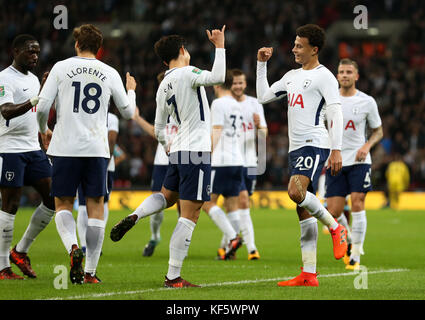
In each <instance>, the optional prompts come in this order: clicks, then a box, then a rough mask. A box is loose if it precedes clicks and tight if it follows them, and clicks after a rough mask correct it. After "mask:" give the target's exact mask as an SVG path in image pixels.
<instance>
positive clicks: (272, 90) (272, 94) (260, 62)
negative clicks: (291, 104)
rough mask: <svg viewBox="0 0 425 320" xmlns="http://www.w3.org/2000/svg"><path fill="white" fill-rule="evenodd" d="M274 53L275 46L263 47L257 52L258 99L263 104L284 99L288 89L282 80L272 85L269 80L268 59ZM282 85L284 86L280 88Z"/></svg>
mask: <svg viewBox="0 0 425 320" xmlns="http://www.w3.org/2000/svg"><path fill="white" fill-rule="evenodd" d="M272 55H273V48H261V49H259V50H258V53H257V81H256V89H257V100H258V102H259V103H261V104H266V103H270V102H272V101H275V100H279V99H282V98H283V97H285V96H286V90H285V89H284V85H283V83H282V82H281V80H280V81H278V82H276V83H274V84H273V85H272V87H270V86H269V82H268V81H267V61H268V60H269V59H270V58H271V56H272ZM279 87H282V88H279Z"/></svg>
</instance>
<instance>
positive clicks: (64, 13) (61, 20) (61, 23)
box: [53, 5, 68, 30]
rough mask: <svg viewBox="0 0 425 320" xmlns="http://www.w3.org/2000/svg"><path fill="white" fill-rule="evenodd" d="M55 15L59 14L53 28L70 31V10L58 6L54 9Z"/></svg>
mask: <svg viewBox="0 0 425 320" xmlns="http://www.w3.org/2000/svg"><path fill="white" fill-rule="evenodd" d="M53 13H54V14H57V16H56V17H55V19H54V20H53V27H54V28H55V29H57V30H60V29H68V8H67V7H66V6H64V5H57V6H55V7H54V8H53Z"/></svg>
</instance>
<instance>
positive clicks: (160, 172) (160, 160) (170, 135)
mask: <svg viewBox="0 0 425 320" xmlns="http://www.w3.org/2000/svg"><path fill="white" fill-rule="evenodd" d="M133 120H134V121H135V122H136V123H137V124H138V125H139V126H140V127H141V128H142V129H143V130H144V131H145V132H146V133H148V134H149V135H150V136H152V137H153V138H155V139H156V136H155V128H154V126H153V125H151V124H150V123H149V122H147V121H146V120H145V119H144V118H143V117H142V116H140V114H139V110H138V109H136V115H135V116H134V118H133ZM177 130H178V127H177V124H176V123H175V121H174V119H173V118H172V117H171V116H170V117H168V120H167V124H166V125H165V128H164V136H165V139H166V140H167V141H168V142H167V144H169V143H171V142H172V141H173V139H174V137H175V135H176V134H177ZM168 165H169V160H168V155H167V154H166V153H165V150H164V147H163V146H162V145H161V144H160V143H158V146H157V148H156V152H155V158H154V161H153V170H152V179H151V190H152V192H153V193H158V192H160V191H161V188H162V184H163V183H164V179H165V176H166V174H167V169H168ZM177 211H178V213H179V216H180V205H179V201H177ZM163 219H164V211H160V212H158V213H155V214H153V215H151V216H150V220H149V222H150V230H151V238H150V240H149V242H148V243H147V244H146V245H145V247H144V249H143V256H144V257H150V256H152V254H153V252H154V250H155V247H156V246H157V245H158V244H159V242H160V241H161V233H160V229H161V224H162V220H163Z"/></svg>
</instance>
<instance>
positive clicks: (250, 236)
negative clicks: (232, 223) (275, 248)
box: [239, 208, 257, 253]
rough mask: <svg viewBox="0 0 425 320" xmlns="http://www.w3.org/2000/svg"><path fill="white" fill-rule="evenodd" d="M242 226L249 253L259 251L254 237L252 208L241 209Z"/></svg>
mask: <svg viewBox="0 0 425 320" xmlns="http://www.w3.org/2000/svg"><path fill="white" fill-rule="evenodd" d="M239 211H240V227H241V233H242V238H243V241H244V242H245V244H246V248H247V250H248V253H251V252H252V251H257V247H256V246H255V238H254V225H253V224H252V219H251V213H250V209H249V208H247V209H240V210H239Z"/></svg>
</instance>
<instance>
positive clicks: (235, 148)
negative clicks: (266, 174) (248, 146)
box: [211, 96, 244, 167]
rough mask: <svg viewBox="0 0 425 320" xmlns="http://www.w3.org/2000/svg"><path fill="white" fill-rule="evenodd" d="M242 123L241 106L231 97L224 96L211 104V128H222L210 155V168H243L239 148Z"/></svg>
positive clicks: (240, 149)
mask: <svg viewBox="0 0 425 320" xmlns="http://www.w3.org/2000/svg"><path fill="white" fill-rule="evenodd" d="M242 123H243V118H242V110H241V105H240V104H239V103H238V102H237V101H236V100H235V99H233V98H232V97H231V96H224V97H221V98H218V99H215V100H214V101H213V102H212V104H211V126H212V127H213V126H221V127H222V130H221V135H220V139H219V140H218V142H217V145H216V146H215V148H214V150H213V153H212V155H211V165H212V166H214V167H227V166H243V164H244V161H243V157H242V148H241V146H240V144H241V132H242V130H241V129H242ZM212 130H214V129H212Z"/></svg>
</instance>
